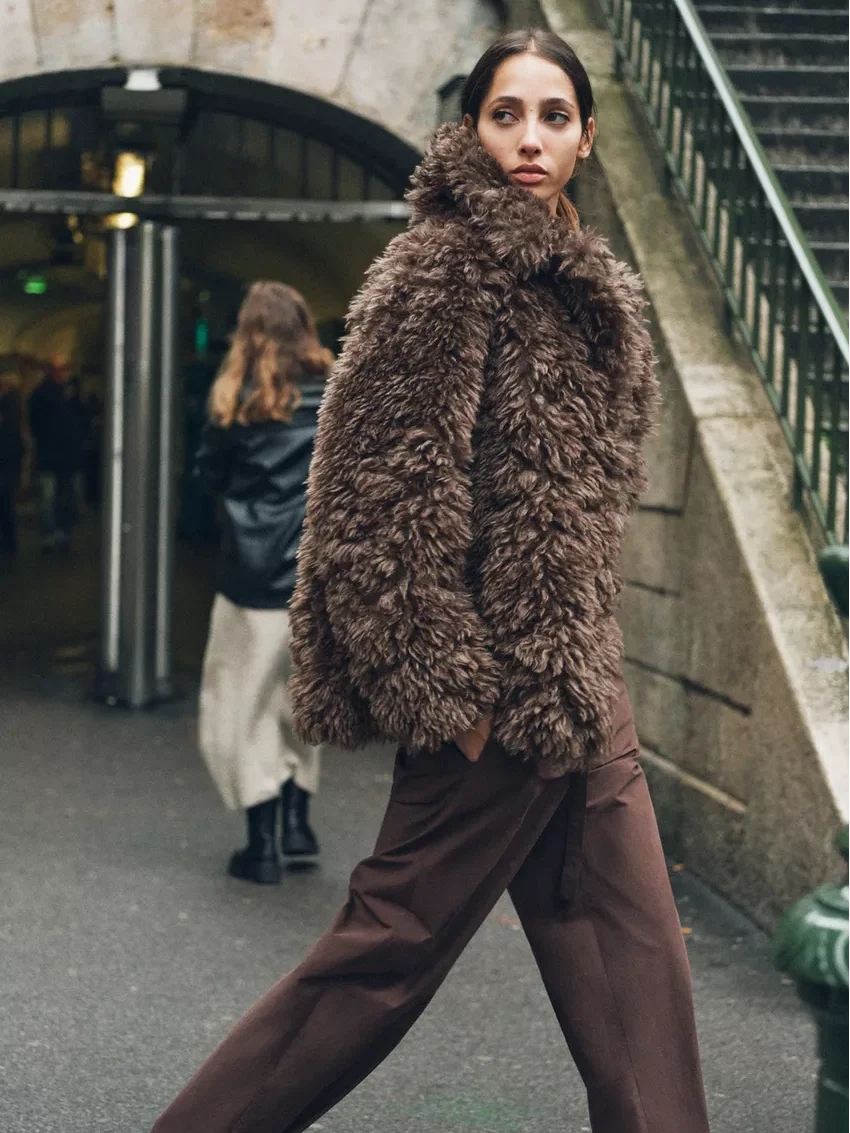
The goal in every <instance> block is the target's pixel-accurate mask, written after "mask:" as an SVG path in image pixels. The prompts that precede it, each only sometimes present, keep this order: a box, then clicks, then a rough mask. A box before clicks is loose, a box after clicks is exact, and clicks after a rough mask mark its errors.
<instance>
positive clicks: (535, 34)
mask: <svg viewBox="0 0 850 1133" xmlns="http://www.w3.org/2000/svg"><path fill="white" fill-rule="evenodd" d="M526 51H530V52H532V53H533V54H535V55H539V56H540V57H541V59H546V60H547V61H548V62H549V63H554V64H555V66H556V67H560V68H561V70H562V71H563V72H564V74H565V75H566V76H567V78H568V79H569V80H570V82H571V83H572V84H573V87H574V88H575V92H576V99H577V100H578V112H579V117H580V118H581V128H582V132H584V131H585V130H586V129H587V122H588V119H589V118H591V117H592V115H593V87H592V86H591V85H590V79H589V78H588V74H587V71H586V70H585V69H584V64H583V63H582V61H581V60H580V59H579V57H578V55H576V53H575V51H573V49H572V48H571V47H570V45H569V44H568V43H566V42H565V41H564V40H563V39H561V37H560V36H559V35H555V33H554V32H551V31H544V30H543V29H541V28H526V29H520V30H519V31H509V32H505V34H504V35H501V36H499V38H498V39H497V40H495V42H493V43H491V44H490V46H489V47H488V48H487V50H486V51H485V52H484V54H483V55H482V56H481V58H480V59H479V60H478V62H477V63H476V64H475V66H474V67H473V68H472V71H471V72H470V74H469V77H468V78H467V80H466V82H465V83H464V86H463V92H462V94H461V98H460V112H461V115H462V116H464V117H465V116H466V115H467V114H468V115H469V117H470V118H471V119H472V121H473V123H474V124H475V125H476V126H477V125H478V119H479V117H480V116H481V104H482V103H483V102H484V99H485V98H486V97H487V93H488V91H489V90H490V88H491V87H492V85H493V77H494V75H495V74H496V71H497V70H498V68H499V67H500V66H501V64H502V63H504V62H505V60H506V59H510V58H511V56H513V55H523V54H524V53H525V52H526ZM558 212H559V213H560V214H561V215H562V216H566V217H567V218H568V219H569V221H570V223H571V224H572V226H573V227H575V228H577V227H578V213H577V212H576V210H575V207H574V206H573V204H572V203H571V202H570V201H569V200H568V199H567V196H566V194H565V193H561V195H560V197H559V198H558Z"/></svg>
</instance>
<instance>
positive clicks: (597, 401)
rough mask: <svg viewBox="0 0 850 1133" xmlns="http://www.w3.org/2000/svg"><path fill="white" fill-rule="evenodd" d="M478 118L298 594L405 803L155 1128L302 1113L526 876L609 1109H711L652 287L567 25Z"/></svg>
mask: <svg viewBox="0 0 850 1133" xmlns="http://www.w3.org/2000/svg"><path fill="white" fill-rule="evenodd" d="M463 110H464V122H463V125H462V126H446V127H443V128H441V129H440V130H439V131H438V133H437V135H436V137H435V139H434V142H433V145H432V147H431V150H430V152H429V154H428V156H427V157H426V159H425V161H424V162H423V164H422V165H421V166H420V168H419V170H418V171H417V173H416V175H415V177H414V184H413V189H412V191H411V193H410V195H409V200H410V202H411V205H412V208H413V216H412V221H411V225H410V228H409V230H408V231H407V232H406V233H405V234H403V235H401V236H400V237H398V238H397V239H396V240H395V241H393V243H392V244H391V245H390V247H389V249H388V250H387V252H386V254H385V255H384V256H383V257H382V258H381V259H380V260H379V261H378V263H377V264H376V265H375V266H374V267H373V268H372V269H371V271H370V273H369V277H368V281H367V283H366V286H365V288H364V289H363V291H362V292H361V294H360V296H359V297H358V298H357V300H356V301H355V303H354V305H353V308H352V311H351V317H350V327H349V336H348V339H347V341H346V344H345V349H344V352H343V355H342V357H341V359H340V362H339V363H338V366H337V369H336V370H335V374H334V378H333V380H332V382H331V385H330V388H329V392H328V396H327V398H326V400H325V403H324V406H323V409H322V418H321V424H320V429H319V435H318V438H317V445H316V458H315V461H314V463H313V468H312V471H311V479H310V489H309V507H308V519H307V527H306V530H305V539H304V542H303V543H302V546H301V551H300V554H299V579H298V584H297V587H296V593H295V598H294V600H293V604H292V611H291V612H292V624H293V634H294V638H293V657H294V663H295V675H294V678H293V681H292V684H291V695H292V698H293V704H294V711H295V718H296V723H297V725H298V727H299V728H300V729H301V730H302V731H303V733H304V734H305V735H306V736H307V737H308V738H309V739H310V740H311V741H312V742H317V741H319V740H327V741H330V742H334V743H338V744H342V745H344V746H348V747H356V746H358V745H361V744H363V743H365V742H366V741H367V740H370V739H373V738H376V737H379V736H380V737H384V738H387V737H389V738H393V739H395V740H397V741H398V742H399V744H400V750H399V753H398V756H397V758H396V765H395V774H394V779H393V786H392V789H391V792H390V799H389V805H388V808H387V813H386V816H385V819H384V823H383V826H382V828H381V831H380V834H379V836H378V842H377V846H376V848H375V851H374V853H373V855H372V856H371V857H369V858H367V859H366V860H365V861H363V862H361V864H360V865H359V866H358V867H357V868H356V869H355V871H354V873H353V875H352V878H351V886H350V891H349V896H348V901H347V904H346V905H345V907H344V908H343V909H342V911H341V912H340V913H339V915H338V917H337V919H336V921H335V922H334V924H333V925H332V926H331V928H330V929H329V931H328V932H327V933H326V934H325V935H324V936H323V937H322V938H321V939H320V940H319V941H318V943H317V944H316V945H315V947H314V948H313V949H312V951H311V952H310V953H309V955H308V956H307V958H306V960H305V961H304V962H303V963H302V964H301V965H300V967H298V968H297V969H296V970H295V971H294V972H292V973H291V974H290V975H289V976H287V977H286V978H284V979H283V980H281V981H280V982H279V983H278V984H277V985H276V986H275V987H273V988H272V989H271V990H270V991H269V992H268V993H267V994H266V995H265V996H264V997H263V998H262V999H261V1000H260V1001H259V1003H258V1004H256V1006H255V1007H254V1008H253V1009H252V1010H251V1011H250V1012H249V1013H248V1015H247V1016H246V1017H245V1018H244V1019H243V1020H242V1021H241V1022H240V1023H239V1024H238V1025H237V1027H236V1028H235V1030H234V1031H233V1032H232V1033H231V1035H230V1036H229V1037H228V1038H227V1039H225V1041H224V1042H223V1043H222V1045H221V1046H220V1047H219V1048H218V1050H217V1051H216V1052H215V1053H214V1054H213V1055H212V1056H211V1058H210V1059H209V1060H208V1062H207V1063H206V1064H205V1065H204V1066H203V1067H202V1069H201V1070H200V1071H199V1072H198V1074H197V1075H196V1076H195V1077H194V1078H193V1080H192V1081H191V1082H190V1083H189V1085H188V1086H187V1087H186V1089H185V1090H184V1091H183V1092H182V1093H181V1094H180V1096H179V1097H178V1098H177V1100H176V1101H175V1102H174V1103H173V1105H172V1106H171V1108H169V1110H168V1111H167V1112H166V1113H165V1115H163V1117H162V1118H161V1119H160V1121H159V1123H158V1124H157V1126H156V1127H155V1128H156V1133H225V1131H227V1133H296V1131H297V1130H302V1129H306V1128H307V1127H308V1126H309V1125H310V1124H311V1123H312V1122H314V1121H316V1120H317V1119H318V1118H319V1117H320V1116H321V1114H322V1113H324V1112H325V1111H326V1110H327V1109H328V1108H329V1107H330V1106H332V1105H333V1104H334V1103H335V1102H336V1101H338V1100H339V1099H340V1098H341V1097H343V1096H344V1094H345V1093H347V1092H348V1091H349V1090H351V1089H352V1088H353V1087H354V1086H355V1085H356V1083H357V1082H358V1081H360V1080H361V1079H362V1078H363V1077H364V1076H365V1075H366V1074H368V1073H369V1071H370V1070H371V1069H373V1068H374V1067H375V1066H376V1065H377V1064H378V1062H380V1061H381V1059H382V1058H384V1057H385V1056H386V1054H387V1053H388V1052H389V1051H390V1050H391V1049H392V1048H393V1047H394V1046H395V1044H396V1043H398V1042H399V1040H400V1039H401V1038H402V1036H403V1035H404V1034H405V1033H406V1031H407V1030H408V1029H409V1028H410V1026H411V1025H412V1023H413V1022H414V1021H415V1019H416V1018H417V1017H418V1015H419V1014H420V1013H421V1012H422V1010H423V1009H424V1008H425V1006H426V1005H427V1003H428V1002H429V1000H430V998H431V996H432V995H433V994H434V992H435V990H436V989H437V987H438V986H439V984H440V982H441V980H442V979H443V978H444V976H445V975H446V973H447V972H448V971H449V969H450V968H451V966H452V964H453V962H454V961H455V959H456V958H457V957H458V955H459V954H460V952H461V951H462V949H463V947H464V946H465V944H466V943H467V941H468V940H469V939H470V937H471V936H472V935H473V933H474V932H475V930H476V928H477V927H478V925H479V924H480V923H481V921H482V920H483V919H484V917H486V916H487V914H488V913H489V911H490V910H491V908H492V907H493V905H494V903H495V902H496V900H497V899H498V897H499V895H500V894H501V893H502V892H503V890H504V889H505V888H506V887H507V888H508V889H509V891H510V894H511V896H512V898H513V901H514V904H515V906H516V909H517V912H518V914H519V916H520V919H521V921H522V924H523V928H524V929H525V932H526V934H527V935H528V937H529V940H530V942H531V945H532V949H533V951H534V955H535V958H536V960H537V963H538V965H539V967H540V970H541V974H542V976H543V980H544V982H545V984H546V988H547V990H548V992H549V996H550V998H551V1001H552V1003H553V1006H554V1008H555V1012H556V1015H557V1018H558V1021H559V1023H560V1025H561V1028H562V1030H563V1033H564V1035H565V1037H566V1040H567V1042H568V1044H569V1046H570V1049H571V1051H572V1054H573V1057H574V1058H575V1061H576V1063H577V1065H578V1067H579V1070H580V1071H581V1074H582V1077H583V1079H584V1082H585V1085H586V1087H587V1094H588V1102H589V1108H590V1115H591V1123H592V1128H593V1130H594V1133H705V1131H706V1130H707V1128H708V1126H707V1120H706V1113H705V1102H704V1098H703V1090H702V1083H701V1077H700V1069H699V1056H698V1051H697V1043H696V1035H695V1028H694V1020H693V1009H692V1003H691V991H690V977H689V972H688V964H687V957H686V954H685V949H684V946H683V942H682V935H681V931H680V926H679V922H678V917H677V914H676V908H675V905H674V903H673V899H672V895H671V892H670V886H669V881H668V877H667V871H666V867H665V863H664V858H663V854H662V850H661V845H660V841H659V838H658V832H657V828H656V825H655V819H654V815H653V812H652V806H651V803H650V801H649V796H648V793H647V789H646V783H645V781H644V778H643V775H642V772H641V769H640V767H639V765H638V762H637V759H636V755H637V748H638V741H637V736H636V735H635V730H634V724H633V722H632V716H631V711H630V708H629V703H628V697H627V696H626V691H625V687H624V685H623V682H622V679H621V677H620V656H621V639H620V634H619V631H618V629H617V626H616V623H615V621H614V613H615V609H616V604H617V599H618V595H619V592H620V588H621V579H620V572H619V567H618V559H619V552H620V544H621V539H622V534H623V528H624V524H625V520H626V516H627V514H628V512H629V511H630V509H631V508H632V507H633V505H634V503H635V501H636V499H637V497H638V495H639V493H640V491H641V488H642V486H643V483H644V465H643V460H642V457H641V442H642V440H643V438H644V436H645V434H646V432H647V430H648V428H649V427H650V424H651V421H652V416H653V410H654V406H655V402H656V384H655V379H654V377H653V359H652V350H651V345H650V340H649V336H648V334H647V331H646V328H645V326H644V322H643V314H642V312H643V301H642V299H641V296H640V289H639V285H638V282H637V280H636V279H635V278H634V276H632V275H631V273H630V272H629V271H628V270H627V269H626V268H625V267H624V266H623V265H621V264H618V263H617V262H616V261H615V260H614V259H613V257H612V256H611V254H610V252H609V250H608V248H607V246H606V244H605V243H604V241H602V240H601V239H600V238H599V237H597V236H595V235H593V234H591V233H587V232H582V231H581V230H580V229H579V226H578V221H577V217H576V215H575V213H574V211H573V210H572V208H571V206H570V205H569V202H568V201H567V200H566V199H565V197H564V196H563V194H562V187H563V185H564V184H565V183H566V182H567V181H568V180H569V179H570V177H571V176H572V174H573V171H574V169H575V165H576V162H577V161H580V160H582V159H583V158H584V157H586V156H587V154H588V153H589V152H590V148H591V145H592V142H593V132H594V123H593V119H592V94H591V90H590V84H589V82H588V78H587V75H586V73H585V71H584V68H583V67H582V66H581V64H580V62H579V61H578V59H577V58H576V57H575V55H574V53H573V52H572V51H571V50H570V48H569V47H567V45H566V44H565V43H563V41H562V40H560V39H558V38H557V37H555V36H553V35H550V34H547V33H538V32H533V33H511V34H509V35H507V36H505V37H503V38H502V39H500V40H499V41H498V42H497V43H496V44H494V45H493V46H492V47H491V48H490V49H489V50H488V51H487V52H486V53H485V54H484V56H483V57H482V59H481V60H480V61H479V63H478V64H477V66H476V67H475V69H474V70H473V72H472V74H471V75H470V77H469V80H468V82H467V84H466V88H465V92H464V99H463ZM541 1133H542V1131H541Z"/></svg>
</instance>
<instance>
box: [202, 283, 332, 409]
mask: <svg viewBox="0 0 850 1133" xmlns="http://www.w3.org/2000/svg"><path fill="white" fill-rule="evenodd" d="M333 362H334V357H333V355H332V354H331V352H330V351H329V350H326V349H325V348H324V347H323V346H322V345H321V344H320V342H319V339H318V335H317V333H316V326H315V323H314V322H313V316H312V315H311V313H310V308H309V307H308V306H307V302H306V300H305V299H304V297H303V296H302V295H300V294H299V292H297V291H296V290H295V288H294V287H287V286H286V284H283V283H274V282H258V283H253V284H252V285H251V287H250V288H249V290H248V294H247V295H246V296H245V300H244V302H243V303H242V306H241V307H240V309H239V317H238V320H237V324H236V330H235V331H234V333H233V338H232V340H231V344H230V350H229V351H228V353H227V356H226V358H225V359H224V362H223V363H222V365H221V369H220V370H219V373H218V377H217V378H216V380H215V382H214V383H213V387H212V390H211V391H210V403H209V413H210V420H211V421H212V422H213V423H214V424H216V425H221V426H223V427H225V428H226V427H227V426H229V425H232V424H233V423H234V421H235V422H237V423H238V424H240V425H248V424H252V423H254V422H258V421H291V420H292V415H293V413H294V412H295V410H296V409H297V408H298V406H299V404H300V402H301V393H300V391H299V389H298V379H299V378H302V377H304V376H305V375H307V374H320V375H322V376H323V377H324V376H326V375H327V373H328V371H329V370H330V368H331V366H332V365H333Z"/></svg>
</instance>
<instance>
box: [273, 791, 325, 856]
mask: <svg viewBox="0 0 850 1133" xmlns="http://www.w3.org/2000/svg"><path fill="white" fill-rule="evenodd" d="M280 801H281V808H282V814H283V837H282V839H281V843H282V847H283V852H284V854H286V855H287V857H300V858H303V857H315V856H316V855H317V854H318V852H319V843H318V842H317V841H316V835H315V834H314V833H313V831H312V830H311V829H310V825H309V823H308V822H307V811H308V809H309V806H310V795H309V793H308V792H307V791H302V789H301V788H300V787H299V786H297V785H296V783H295V780H294V779H289V780H288V781H287V782H286V783H284V784H283V786H282V787H281V790H280Z"/></svg>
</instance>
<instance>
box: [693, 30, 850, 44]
mask: <svg viewBox="0 0 850 1133" xmlns="http://www.w3.org/2000/svg"><path fill="white" fill-rule="evenodd" d="M711 39H712V40H713V41H714V42H715V43H716V42H717V40H720V39H722V40H729V41H730V42H732V43H740V42H741V41H742V40H746V41H748V42H749V41H750V40H754V41H755V42H756V43H767V42H769V41H771V40H776V39H781V40H788V39H792V40H793V41H794V42H795V43H800V42H801V41H802V42H809V41H814V42H815V43H847V42H848V37H847V36H846V35H840V34H836V35H831V34H830V33H829V32H787V31H786V32H782V31H718V32H712V33H711Z"/></svg>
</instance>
